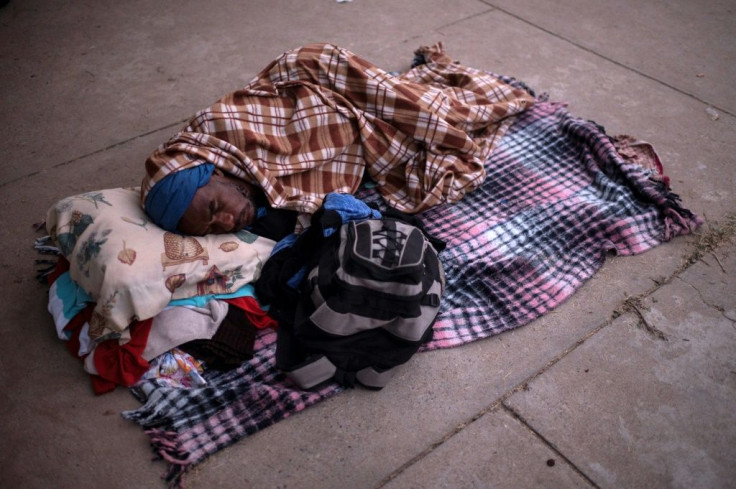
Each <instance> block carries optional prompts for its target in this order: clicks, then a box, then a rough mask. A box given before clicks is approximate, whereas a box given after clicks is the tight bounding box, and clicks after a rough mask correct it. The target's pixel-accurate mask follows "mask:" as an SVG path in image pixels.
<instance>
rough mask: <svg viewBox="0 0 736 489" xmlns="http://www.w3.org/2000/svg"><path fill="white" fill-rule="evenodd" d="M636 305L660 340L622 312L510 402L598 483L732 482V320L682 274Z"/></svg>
mask: <svg viewBox="0 0 736 489" xmlns="http://www.w3.org/2000/svg"><path fill="white" fill-rule="evenodd" d="M733 251H736V245H731V246H730V247H729V253H731V252H733ZM707 267H708V265H706V264H704V263H697V264H695V265H694V266H693V267H692V269H691V272H690V273H691V274H696V275H699V274H700V273H702V269H704V268H707ZM731 288H732V286H731ZM731 297H733V295H732V296H731ZM639 310H640V311H641V313H642V315H643V318H644V320H646V321H647V323H648V324H649V326H651V328H653V329H655V330H658V331H661V332H662V333H663V335H664V337H666V338H667V340H666V341H665V340H662V339H660V338H658V337H656V336H654V335H652V334H651V333H649V332H648V331H647V330H646V329H644V328H643V327H642V326H641V325H640V324H639V323H640V319H639V317H637V316H636V315H634V314H627V315H625V316H622V317H620V318H619V319H617V320H616V321H615V322H614V323H612V324H611V325H610V326H608V327H606V328H604V329H603V330H601V331H600V332H599V333H598V334H596V335H595V336H593V337H592V338H590V339H589V340H588V341H586V342H585V343H584V344H583V345H582V346H580V347H579V348H578V349H576V350H575V351H573V352H572V353H570V354H569V355H567V356H565V357H564V358H563V359H562V360H561V361H560V362H559V363H557V364H556V365H554V366H553V367H552V368H550V369H549V370H548V371H546V372H544V373H543V374H542V375H540V376H539V377H537V378H535V379H534V380H533V381H532V382H530V383H529V385H528V389H527V390H522V391H519V392H517V393H515V394H514V395H512V396H511V397H510V398H509V399H508V401H507V403H508V405H509V406H510V407H511V408H512V409H513V410H514V411H515V412H516V413H518V414H519V415H520V416H521V418H522V419H524V420H525V422H527V423H528V424H529V425H530V426H531V427H532V428H533V429H534V430H536V431H537V432H539V433H540V434H541V436H542V437H544V438H545V439H546V440H547V441H548V442H549V443H550V444H552V445H553V446H555V447H556V448H557V449H558V450H560V451H561V452H562V453H565V454H566V455H567V456H568V457H569V459H570V460H571V461H572V463H574V464H575V465H576V466H577V467H578V468H579V469H580V470H582V471H583V472H584V473H585V474H586V475H588V476H589V477H590V478H591V479H592V480H593V481H594V482H595V483H596V485H598V486H599V487H671V488H717V487H723V488H726V487H731V486H732V483H733V480H734V478H736V469H735V468H734V466H733V458H734V456H735V455H736V452H735V451H734V441H736V428H734V427H736V414H735V413H734V411H733V406H734V403H735V402H736V375H735V374H734V372H736V361H734V356H733V352H734V350H735V349H736V328H735V327H734V326H735V322H734V321H733V320H730V319H728V318H726V317H725V316H724V315H723V314H722V312H721V311H720V310H719V309H718V308H716V307H712V306H709V305H707V304H705V303H704V302H703V301H702V299H701V297H700V295H699V294H698V293H697V291H696V289H695V288H694V287H693V286H691V285H689V284H687V283H686V282H685V281H683V280H680V279H676V280H674V281H673V282H672V283H671V284H668V285H667V286H665V287H662V288H661V289H659V290H658V291H656V292H655V293H653V294H652V295H651V296H650V297H648V298H647V299H646V300H644V301H643V302H642V303H641V304H640V308H639Z"/></svg>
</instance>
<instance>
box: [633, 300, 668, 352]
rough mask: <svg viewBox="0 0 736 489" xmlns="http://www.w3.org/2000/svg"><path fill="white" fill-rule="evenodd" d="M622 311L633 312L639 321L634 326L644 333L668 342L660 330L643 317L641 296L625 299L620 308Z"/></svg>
mask: <svg viewBox="0 0 736 489" xmlns="http://www.w3.org/2000/svg"><path fill="white" fill-rule="evenodd" d="M621 307H622V308H623V310H624V311H626V312H633V313H634V315H635V316H636V317H638V318H639V321H637V323H636V325H637V327H639V328H642V329H643V330H644V331H646V332H647V333H649V334H650V335H652V336H653V337H654V338H656V339H658V340H662V341H669V340H670V339H669V337H668V336H667V335H666V334H665V333H664V331H662V330H661V329H659V328H657V327H656V326H655V325H653V324H652V323H650V322H649V321H647V318H646V317H645V316H644V313H643V312H642V311H641V310H642V309H643V304H642V296H639V297H629V298H627V299H626V300H625V301H624V302H623V304H622V306H621Z"/></svg>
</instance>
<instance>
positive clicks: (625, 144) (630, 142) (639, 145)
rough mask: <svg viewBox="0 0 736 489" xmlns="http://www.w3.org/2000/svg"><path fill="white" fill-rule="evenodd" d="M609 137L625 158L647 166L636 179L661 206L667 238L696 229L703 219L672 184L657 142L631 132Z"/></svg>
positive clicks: (666, 239)
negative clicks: (654, 142)
mask: <svg viewBox="0 0 736 489" xmlns="http://www.w3.org/2000/svg"><path fill="white" fill-rule="evenodd" d="M610 140H611V143H612V144H613V147H614V149H615V150H616V153H617V155H618V156H619V157H620V158H622V159H623V160H624V162H626V163H628V164H633V165H636V166H637V167H639V168H641V169H642V170H644V172H643V173H644V175H646V177H645V178H639V179H637V180H638V182H637V183H638V184H639V190H640V191H641V193H642V194H644V196H645V197H646V198H648V199H650V200H651V201H653V202H655V203H657V204H658V205H659V206H660V209H661V211H662V214H663V216H664V233H663V239H664V241H669V240H671V239H672V238H674V237H675V236H678V235H680V234H685V233H687V232H692V231H695V229H697V228H698V227H700V226H701V225H702V224H703V222H704V221H703V219H702V218H700V217H699V216H696V215H695V214H694V213H693V212H691V211H690V210H689V209H686V208H685V207H683V206H682V204H681V200H680V196H679V195H677V194H676V193H674V192H673V191H672V189H671V188H670V179H669V177H667V175H665V174H664V167H663V165H662V160H661V159H660V157H659V155H658V154H657V151H656V150H655V149H654V146H652V145H651V144H650V143H648V142H646V141H642V140H640V139H637V138H634V137H632V136H629V135H617V136H612V137H610Z"/></svg>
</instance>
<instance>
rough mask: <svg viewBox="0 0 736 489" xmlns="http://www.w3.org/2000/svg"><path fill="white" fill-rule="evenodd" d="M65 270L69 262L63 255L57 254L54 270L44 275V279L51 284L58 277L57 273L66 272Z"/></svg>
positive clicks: (67, 268)
mask: <svg viewBox="0 0 736 489" xmlns="http://www.w3.org/2000/svg"><path fill="white" fill-rule="evenodd" d="M67 270H69V262H68V261H67V259H66V258H64V257H63V256H59V259H58V260H57V262H56V266H55V267H54V270H53V271H52V272H51V273H49V274H48V275H47V276H46V281H47V282H48V283H49V285H51V284H53V283H54V282H56V279H57V278H59V275H61V274H62V273H64V272H66V271H67Z"/></svg>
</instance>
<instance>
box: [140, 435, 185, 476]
mask: <svg viewBox="0 0 736 489" xmlns="http://www.w3.org/2000/svg"><path fill="white" fill-rule="evenodd" d="M145 433H146V434H147V435H148V436H149V437H150V438H151V447H152V448H153V451H154V453H155V454H156V458H157V459H159V460H161V459H163V460H164V461H165V462H167V463H168V464H169V467H168V468H167V470H166V472H164V474H163V475H162V476H161V478H162V479H164V480H165V481H166V482H167V483H168V487H169V489H182V488H183V487H184V485H183V480H182V479H183V476H184V474H185V473H187V472H188V471H189V469H190V468H192V466H193V463H192V461H191V460H190V458H191V454H190V453H187V451H186V450H184V449H183V448H182V446H181V442H180V441H179V440H178V433H176V432H175V431H166V430H161V429H152V430H146V431H145Z"/></svg>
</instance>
